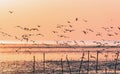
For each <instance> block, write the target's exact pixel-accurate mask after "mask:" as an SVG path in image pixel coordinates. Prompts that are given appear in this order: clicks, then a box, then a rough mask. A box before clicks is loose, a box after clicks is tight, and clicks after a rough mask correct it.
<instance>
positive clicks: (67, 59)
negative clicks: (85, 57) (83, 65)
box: [66, 55, 72, 74]
mask: <svg viewBox="0 0 120 74" xmlns="http://www.w3.org/2000/svg"><path fill="white" fill-rule="evenodd" d="M66 60H67V64H68V67H69V72H70V74H72V73H71V68H70V63H69V60H68V57H67V55H66Z"/></svg>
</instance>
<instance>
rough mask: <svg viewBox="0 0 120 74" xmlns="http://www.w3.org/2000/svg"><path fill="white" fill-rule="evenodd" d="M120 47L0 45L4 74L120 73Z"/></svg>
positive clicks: (2, 71) (1, 69)
mask: <svg viewBox="0 0 120 74" xmlns="http://www.w3.org/2000/svg"><path fill="white" fill-rule="evenodd" d="M119 51H120V48H119V47H94V48H91V47H88V48H84V47H82V48H80V47H79V48H68V47H67V48H34V47H32V48H22V47H19V48H17V47H16V48H12V47H11V48H0V74H105V73H107V74H114V73H116V74H117V73H118V74H119V73H120V72H119V71H120V57H119Z"/></svg>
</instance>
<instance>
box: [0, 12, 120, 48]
mask: <svg viewBox="0 0 120 74" xmlns="http://www.w3.org/2000/svg"><path fill="white" fill-rule="evenodd" d="M9 13H10V14H13V13H14V11H9ZM78 21H80V22H84V23H88V20H86V19H80V18H77V17H76V18H75V19H74V22H78ZM66 23H67V25H61V24H57V25H56V28H55V29H54V30H52V31H48V32H51V33H52V35H55V36H56V37H57V38H60V39H62V38H63V39H66V40H69V39H70V38H71V39H72V36H69V34H70V33H71V34H73V35H74V33H75V31H76V29H75V25H72V24H74V23H72V22H71V21H66ZM15 28H16V29H20V30H22V31H25V32H27V34H26V33H25V34H24V33H23V34H22V35H20V36H14V35H11V34H8V33H6V32H4V31H0V35H2V36H7V37H13V38H14V39H16V40H20V41H27V42H32V43H36V41H35V40H32V39H31V38H32V37H35V36H37V37H38V36H40V37H47V35H45V34H42V33H40V28H42V27H41V25H36V27H32V28H30V27H23V26H20V25H18V26H15ZM0 30H2V28H0ZM101 30H103V31H102V32H99V31H96V30H94V29H92V28H85V29H84V30H81V31H80V32H81V33H82V34H83V35H85V36H87V35H88V34H89V35H90V34H92V35H94V36H96V37H99V38H101V40H102V41H106V40H104V37H106V36H109V37H114V36H119V32H120V26H117V27H113V26H109V27H101ZM116 30H117V32H115V31H116ZM103 32H104V33H103ZM92 35H91V36H92ZM105 35H106V36H105ZM78 36H79V34H78ZM70 42H71V41H67V42H64V44H68V45H69V43H70ZM72 42H73V43H74V44H75V45H79V44H80V43H83V44H86V42H85V41H84V40H80V41H75V40H73V41H72ZM92 43H94V44H97V45H99V46H104V45H108V44H109V41H108V42H105V43H104V42H101V41H93V42H92ZM56 44H59V40H58V41H56ZM114 44H116V45H117V46H119V45H120V41H114Z"/></svg>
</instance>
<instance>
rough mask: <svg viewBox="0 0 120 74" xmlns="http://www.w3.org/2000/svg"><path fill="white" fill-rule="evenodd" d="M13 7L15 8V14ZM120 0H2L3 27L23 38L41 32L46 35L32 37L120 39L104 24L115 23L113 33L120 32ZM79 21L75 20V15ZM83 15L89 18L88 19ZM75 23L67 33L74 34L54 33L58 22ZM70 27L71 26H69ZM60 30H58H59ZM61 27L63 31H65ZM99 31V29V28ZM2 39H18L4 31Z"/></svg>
mask: <svg viewBox="0 0 120 74" xmlns="http://www.w3.org/2000/svg"><path fill="white" fill-rule="evenodd" d="M9 11H13V13H12V14H10V13H9ZM119 13H120V0H0V31H3V32H6V33H8V34H11V35H12V36H17V37H19V38H21V35H22V34H28V33H32V34H38V33H42V34H44V35H45V36H44V37H40V36H33V37H31V40H101V39H108V40H119V36H120V34H119V35H117V36H116V35H114V36H110V37H109V36H107V33H108V32H105V31H104V30H103V29H101V27H103V26H104V27H110V26H114V29H113V30H112V32H110V34H113V33H114V32H117V33H119V30H117V26H120V25H119V21H120V20H119V19H120V14H119ZM76 17H77V18H78V21H75V18H76ZM83 19H85V20H87V21H88V22H84V21H83ZM67 21H71V23H70V25H72V26H73V28H72V29H74V30H75V31H73V32H72V33H65V34H64V35H65V36H69V37H70V38H61V37H58V36H57V35H58V34H57V35H55V34H53V33H51V32H52V31H53V30H57V29H56V25H57V24H62V25H69V24H68V23H67ZM37 25H41V28H40V29H39V31H34V32H33V31H32V32H28V31H24V30H21V29H19V28H16V27H15V26H22V27H29V28H30V27H37ZM65 28H67V27H65ZM86 28H91V29H93V30H94V31H95V32H94V33H91V32H89V33H88V34H87V35H84V34H83V33H82V31H83V30H85V29H86ZM57 31H58V30H57ZM61 31H62V30H59V34H63V33H62V32H61ZM96 31H97V32H96ZM98 32H101V33H103V36H102V37H96V33H98ZM0 40H6V41H7V40H11V41H13V40H16V39H15V38H14V37H7V36H3V35H2V34H0Z"/></svg>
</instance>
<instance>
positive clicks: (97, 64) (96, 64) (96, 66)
mask: <svg viewBox="0 0 120 74" xmlns="http://www.w3.org/2000/svg"><path fill="white" fill-rule="evenodd" d="M98 56H99V51H97V59H96V74H98Z"/></svg>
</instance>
